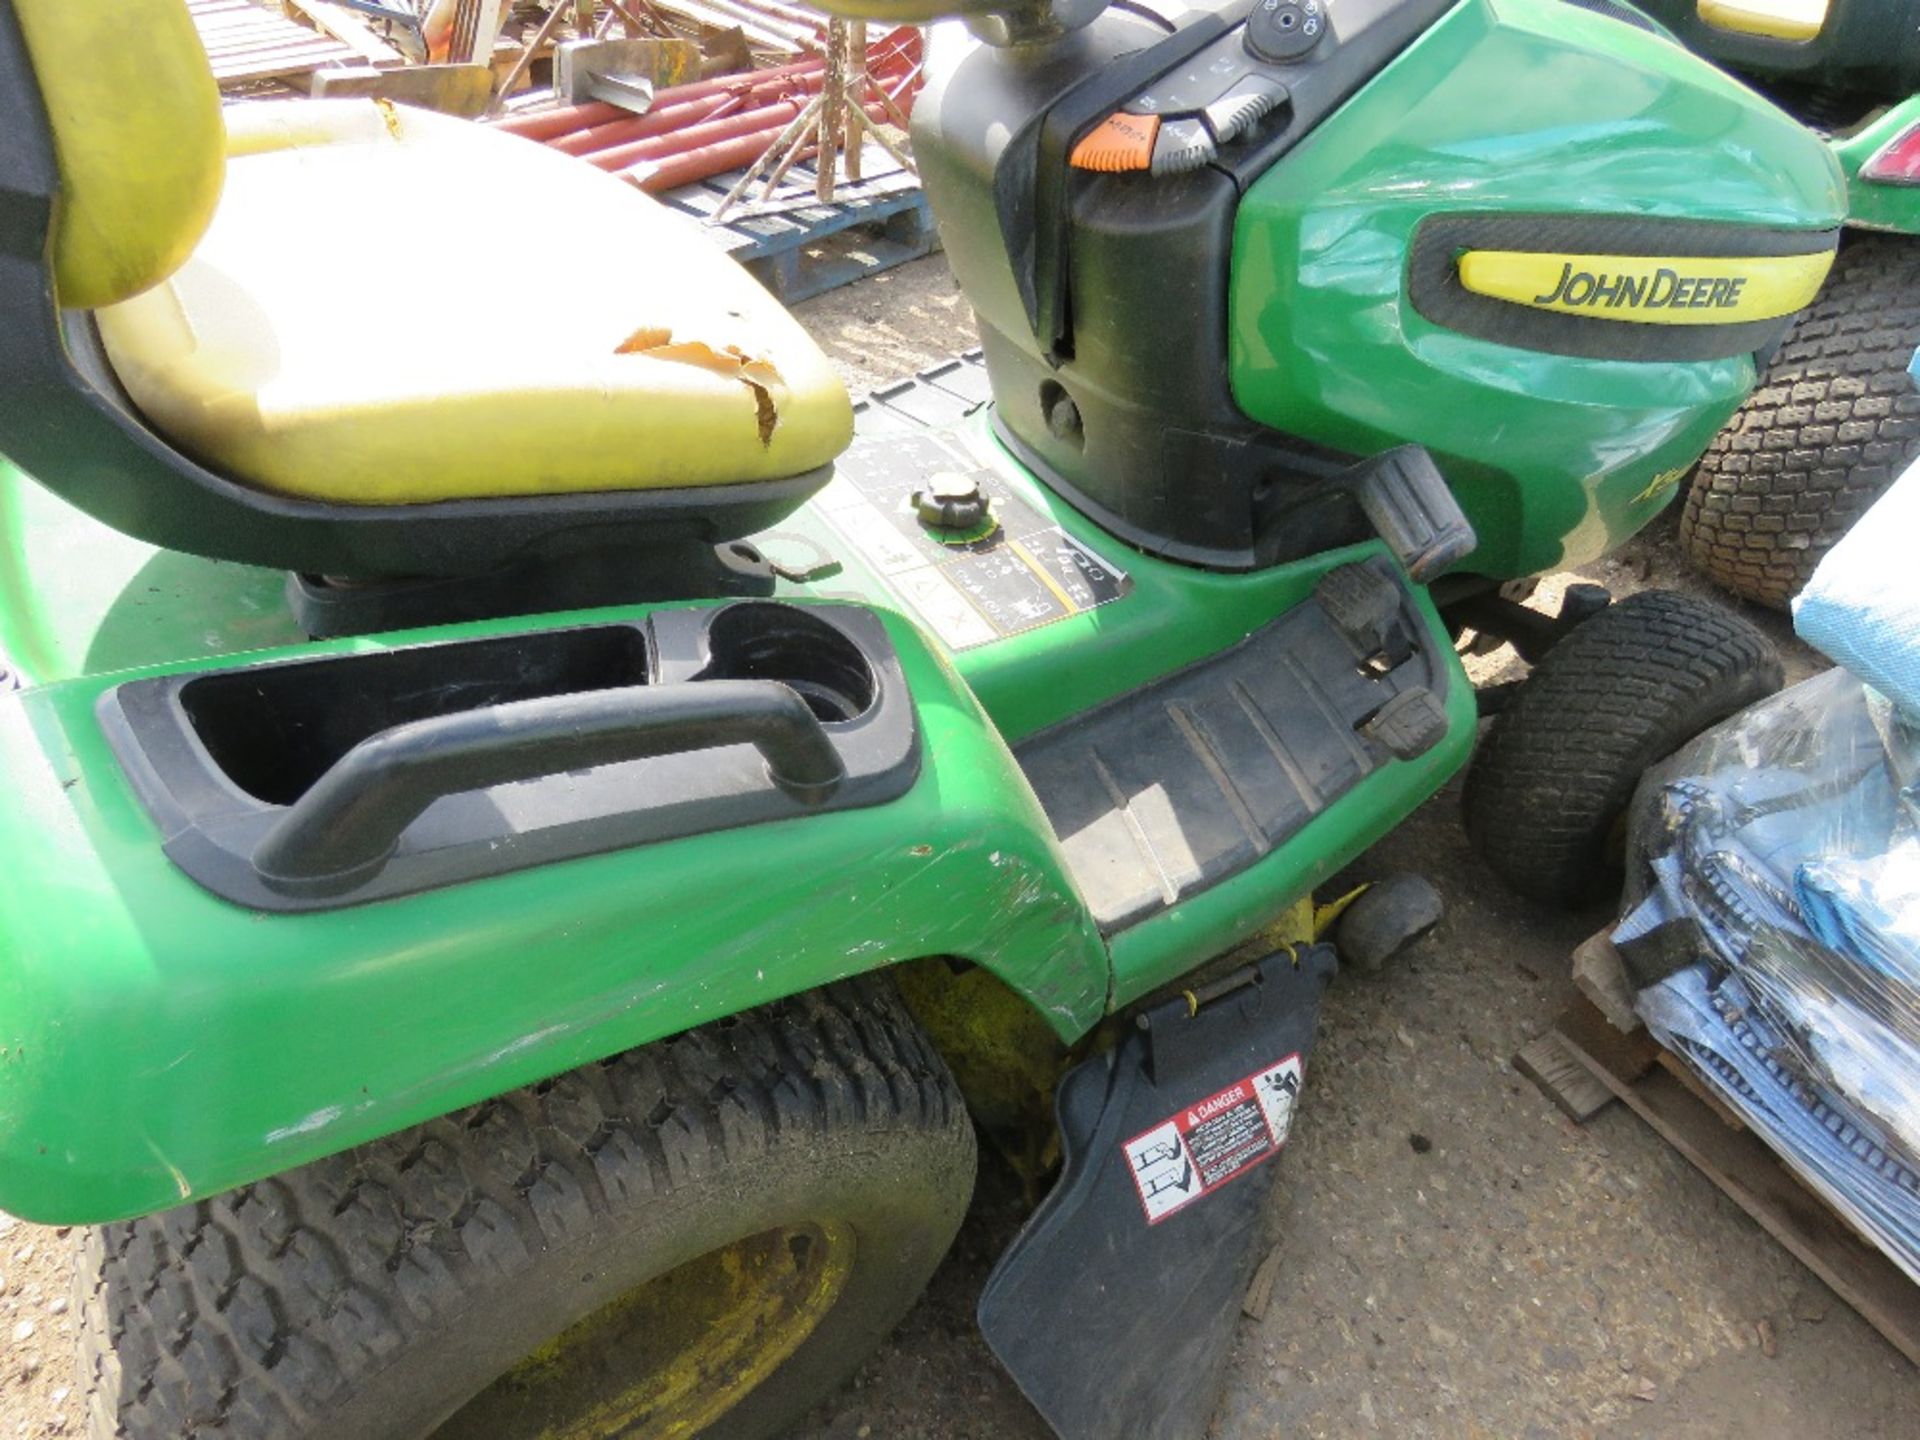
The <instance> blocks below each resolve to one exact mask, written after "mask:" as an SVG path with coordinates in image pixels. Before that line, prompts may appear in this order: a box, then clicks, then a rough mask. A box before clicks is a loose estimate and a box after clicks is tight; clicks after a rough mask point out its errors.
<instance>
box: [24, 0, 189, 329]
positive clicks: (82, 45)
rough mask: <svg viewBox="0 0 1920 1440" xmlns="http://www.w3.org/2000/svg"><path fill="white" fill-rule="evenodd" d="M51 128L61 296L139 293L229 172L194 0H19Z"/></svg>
mask: <svg viewBox="0 0 1920 1440" xmlns="http://www.w3.org/2000/svg"><path fill="white" fill-rule="evenodd" d="M11 3H12V5H13V9H14V14H15V16H16V17H17V18H18V20H19V24H20V31H21V35H22V37H23V38H24V39H25V41H26V47H27V54H28V57H29V59H30V60H31V62H32V64H33V71H34V78H35V80H36V81H37V82H38V85H39V90H40V98H41V102H42V104H43V105H44V106H45V108H46V113H47V120H48V123H49V124H50V126H51V127H52V131H53V147H54V155H55V158H56V161H57V163H58V165H59V170H60V194H59V198H58V201H57V203H56V208H55V211H54V221H53V276H54V287H55V292H56V294H57V295H58V297H59V301H60V304H61V305H62V306H65V307H68V308H78V309H95V308H97V307H99V306H102V305H111V304H114V303H115V302H117V301H120V300H125V299H127V298H129V297H130V296H133V295H138V294H139V293H140V292H141V291H142V290H145V289H148V288H149V287H151V286H154V285H157V284H159V283H160V282H161V281H162V280H164V279H166V278H167V276H169V275H171V274H172V273H173V272H174V271H175V270H177V269H178V268H179V267H180V266H181V264H183V263H184V262H185V260H186V258H187V257H188V255H190V254H192V252H193V247H194V246H195V245H196V244H198V243H199V240H200V237H201V235H202V234H204V233H205V231H206V228H207V225H208V223H209V222H210V221H211V220H212V219H213V211H214V206H215V205H216V204H218V203H219V199H220V187H221V184H222V182H223V180H224V179H225V176H226V130H225V127H224V126H223V124H222V123H221V118H220V91H219V87H218V86H217V85H216V84H215V83H214V79H213V71H212V68H211V67H210V66H209V65H208V63H207V53H206V50H205V48H204V47H203V46H202V45H201V43H200V36H199V34H198V32H197V31H196V30H195V29H194V24H193V17H192V16H191V15H190V14H189V13H188V12H187V7H186V3H185V0H11Z"/></svg>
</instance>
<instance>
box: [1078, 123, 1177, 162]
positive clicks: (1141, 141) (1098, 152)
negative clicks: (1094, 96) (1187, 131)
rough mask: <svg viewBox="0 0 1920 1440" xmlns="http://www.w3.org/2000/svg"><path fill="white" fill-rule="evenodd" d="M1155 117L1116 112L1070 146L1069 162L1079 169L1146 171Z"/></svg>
mask: <svg viewBox="0 0 1920 1440" xmlns="http://www.w3.org/2000/svg"><path fill="white" fill-rule="evenodd" d="M1159 133H1160V117H1159V116H1158V115H1128V114H1125V113H1124V112H1121V111H1115V112H1114V113H1113V114H1111V115H1109V116H1107V118H1106V119H1104V120H1102V121H1101V122H1100V123H1099V125H1098V126H1096V127H1095V128H1094V129H1093V130H1092V131H1091V132H1089V133H1088V135H1087V138H1086V139H1084V140H1082V141H1081V142H1080V143H1079V144H1078V145H1076V146H1074V147H1073V154H1072V155H1071V156H1070V157H1069V160H1068V163H1069V164H1071V165H1073V167H1074V168H1075V169H1078V170H1145V169H1147V168H1148V167H1149V166H1151V165H1152V164H1153V142H1154V138H1155V137H1156V136H1157V135H1159Z"/></svg>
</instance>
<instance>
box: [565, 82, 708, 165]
mask: <svg viewBox="0 0 1920 1440" xmlns="http://www.w3.org/2000/svg"><path fill="white" fill-rule="evenodd" d="M739 103H740V102H739V98H738V97H737V96H733V95H700V96H697V97H695V98H694V99H692V100H688V101H686V102H685V103H683V104H678V105H659V104H656V105H655V106H654V108H653V109H651V110H649V111H647V113H646V114H644V115H629V116H627V117H626V118H625V119H624V120H615V121H614V122H613V123H612V124H610V125H594V126H592V127H590V128H588V129H586V130H576V131H574V132H573V133H572V134H571V135H562V136H560V137H559V138H558V139H555V140H549V141H548V142H547V143H548V144H549V145H551V146H552V147H553V148H554V149H556V150H561V151H564V152H566V153H567V154H569V155H585V154H587V153H588V152H590V151H593V150H605V149H606V148H607V147H608V146H610V145H621V144H625V143H626V142H628V141H630V140H644V139H645V138H646V137H647V136H649V135H662V134H665V133H666V132H667V131H669V130H672V129H674V128H675V127H676V126H680V125H698V124H699V123H700V122H701V121H702V120H711V119H714V118H715V112H717V111H724V110H730V109H738V108H739Z"/></svg>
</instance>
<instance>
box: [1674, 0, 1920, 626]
mask: <svg viewBox="0 0 1920 1440" xmlns="http://www.w3.org/2000/svg"><path fill="white" fill-rule="evenodd" d="M1637 3H1638V4H1639V7H1640V9H1642V10H1644V11H1645V12H1646V13H1647V14H1648V15H1650V16H1652V17H1654V18H1655V19H1656V20H1658V21H1659V22H1660V23H1661V24H1663V25H1665V26H1667V27H1668V29H1670V30H1671V31H1672V32H1673V34H1674V35H1675V36H1676V37H1677V38H1679V39H1680V40H1681V41H1682V42H1683V43H1685V44H1686V45H1688V46H1690V47H1691V48H1693V49H1694V50H1697V51H1698V52H1699V53H1700V54H1702V55H1705V56H1708V57H1709V58H1711V59H1713V60H1714V61H1716V62H1718V63H1719V64H1722V65H1725V66H1726V67H1727V68H1728V69H1730V70H1733V71H1735V72H1736V73H1738V74H1740V75H1742V76H1744V77H1745V78H1746V79H1748V80H1749V81H1750V82H1751V83H1753V84H1754V85H1756V86H1758V87H1759V88H1760V89H1761V90H1762V91H1763V92H1764V93H1765V94H1767V95H1768V96H1769V97H1770V98H1772V99H1773V100H1775V101H1776V102H1777V103H1779V104H1780V105H1782V106H1783V107H1784V108H1786V109H1787V110H1788V111H1789V112H1790V113H1791V114H1793V115H1795V116H1797V117H1798V118H1800V119H1801V120H1802V121H1804V122H1805V123H1806V124H1808V125H1810V126H1812V127H1813V128H1814V129H1815V130H1816V131H1818V132H1819V133H1820V134H1822V135H1823V136H1825V137H1826V138H1827V139H1828V141H1829V143H1830V144H1831V145H1832V146H1833V151H1834V154H1835V155H1836V156H1837V157H1838V158H1839V161H1840V165H1841V168H1842V169H1843V170H1844V171H1845V172H1846V177H1847V225H1848V231H1847V235H1846V238H1845V239H1844V241H1843V242H1842V244H1841V247H1840V255H1839V259H1838V260H1837V262H1836V263H1835V265H1834V267H1833V273H1832V275H1831V276H1830V277H1829V278H1828V280H1827V284H1826V287H1825V288H1824V289H1823V290H1822V291H1821V293H1820V295H1819V297H1818V298H1817V299H1816V300H1815V301H1814V303H1813V305H1812V306H1811V307H1810V308H1809V309H1808V310H1807V312H1806V314H1805V315H1804V316H1802V317H1801V319H1800V321H1799V322H1798V323H1797V324H1796V325H1795V326H1794V327H1793V329H1792V330H1791V331H1789V332H1788V334H1787V337H1786V339H1785V341H1784V342H1783V343H1782V344H1781V346H1780V348H1779V350H1778V351H1777V352H1775V354H1774V355H1773V356H1772V358H1771V359H1770V360H1769V361H1768V362H1767V364H1766V367H1765V369H1764V371H1763V373H1762V375H1761V379H1760V385H1759V388H1758V389H1756V390H1755V391H1754V393H1753V395H1752V396H1751V397H1750V398H1749V399H1748V401H1747V402H1746V404H1744V405H1743V406H1741V407H1740V410H1739V412H1738V413H1737V414H1736V415H1735V416H1734V418H1733V421H1732V423H1730V424H1729V425H1728V426H1727V428H1726V430H1725V431H1724V432H1723V433H1722V434H1721V435H1720V436H1719V437H1718V438H1717V439H1716V440H1715V441H1714V443H1713V446H1712V448H1711V449H1709V450H1708V452H1707V453H1706V455H1705V456H1703V457H1702V458H1701V461H1700V466H1699V468H1698V470H1697V471H1696V472H1695V474H1694V477H1693V479H1692V482H1691V483H1690V484H1689V486H1688V488H1687V499H1686V506H1685V509H1684V511H1683V512H1682V515H1681V520H1680V535H1681V543H1682V545H1683V547H1684V548H1685V550H1686V552H1687V555H1688V558H1689V559H1690V560H1691V561H1692V562H1693V564H1694V565H1695V566H1696V567H1698V568H1699V569H1700V570H1702V571H1703V572H1705V573H1706V574H1707V575H1710V576H1712V577H1713V579H1714V580H1715V581H1716V582H1717V583H1718V584H1720V585H1721V586H1723V587H1725V588H1726V589H1728V590H1730V591H1732V592H1733V593H1734V594H1736V595H1740V596H1743V597H1744V598H1746V599H1748V600H1753V601H1757V602H1759V603H1760V604H1763V605H1770V606H1772V607H1774V608H1775V609H1781V610H1784V609H1785V608H1786V606H1787V602H1788V601H1789V600H1791V599H1792V598H1793V596H1794V595H1796V594H1797V593H1799V590H1800V587H1801V586H1803V585H1805V584H1806V582H1807V578H1808V577H1809V576H1810V575H1812V574H1813V569H1814V566H1816V565H1818V564H1819V563H1820V559H1821V557H1822V556H1824V555H1825V554H1826V553H1827V551H1828V550H1829V549H1831V548H1832V546H1833V544H1834V542H1835V541H1837V540H1838V539H1839V538H1840V537H1841V536H1842V535H1844V534H1846V532H1847V531H1848V529H1850V528H1851V527H1852V525H1853V523H1854V521H1856V520H1858V519H1859V518H1860V516H1861V515H1862V514H1864V513H1865V512H1866V509H1867V507H1868V506H1869V505H1871V504H1872V503H1873V502H1874V501H1875V500H1876V499H1877V498H1879V496H1880V493H1881V492H1882V491H1884V490H1885V489H1886V488H1887V486H1888V485H1890V484H1891V483H1892V482H1893V480H1894V477H1895V476H1897V475H1899V474H1900V473H1901V472H1902V471H1903V470H1905V469H1906V468H1907V466H1908V465H1910V464H1911V463H1912V462H1913V461H1914V460H1915V459H1917V458H1920V394H1916V393H1915V391H1914V387H1913V382H1912V380H1911V379H1910V378H1909V377H1908V375H1907V365H1908V363H1909V362H1910V361H1911V360H1912V359H1913V354H1914V351H1915V350H1916V349H1920V239H1916V237H1920V4H1916V3H1915V0H1637Z"/></svg>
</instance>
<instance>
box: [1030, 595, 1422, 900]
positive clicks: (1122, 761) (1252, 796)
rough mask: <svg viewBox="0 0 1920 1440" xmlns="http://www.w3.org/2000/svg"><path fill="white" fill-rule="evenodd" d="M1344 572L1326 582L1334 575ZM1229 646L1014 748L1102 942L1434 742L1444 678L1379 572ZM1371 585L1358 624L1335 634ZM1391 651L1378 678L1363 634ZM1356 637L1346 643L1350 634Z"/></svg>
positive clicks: (1236, 866) (1415, 617) (1379, 665)
mask: <svg viewBox="0 0 1920 1440" xmlns="http://www.w3.org/2000/svg"><path fill="white" fill-rule="evenodd" d="M1353 568H1356V567H1342V570H1343V571H1344V570H1351V569H1353ZM1363 573H1364V574H1365V575H1366V576H1367V577H1368V579H1367V580H1366V581H1362V580H1361V579H1359V577H1357V576H1354V575H1351V574H1347V575H1344V576H1342V572H1341V571H1335V572H1332V576H1340V577H1341V578H1337V579H1336V578H1332V576H1330V577H1329V580H1328V581H1327V582H1325V583H1324V593H1322V594H1316V595H1315V596H1314V597H1312V598H1310V599H1308V600H1306V601H1304V602H1302V603H1301V604H1299V605H1297V606H1295V607H1294V608H1293V609H1292V610H1290V611H1289V612H1287V613H1286V614H1285V615H1283V616H1281V617H1280V618H1279V619H1277V620H1275V621H1274V622H1273V623H1272V624H1270V625H1268V626H1267V627H1266V628H1264V629H1262V630H1260V631H1258V632H1256V633H1255V634H1254V635H1252V636H1251V637H1249V638H1248V639H1247V640H1245V641H1244V642H1242V643H1241V644H1240V645H1237V646H1235V647H1234V648H1233V649H1232V650H1228V651H1226V652H1224V653H1222V654H1220V655H1217V656H1215V657H1213V658H1212V659H1209V660H1206V661H1203V662H1202V663H1201V664H1199V665H1195V666H1193V667H1191V668H1189V669H1187V670H1183V671H1180V672H1179V673H1177V674H1174V675H1171V676H1168V677H1167V678H1166V679H1164V680H1162V681H1160V682H1158V683H1157V684H1154V685H1150V686H1147V687H1146V688H1144V689H1141V690H1137V691H1135V692H1133V693H1132V694H1130V695H1127V696H1124V697H1122V698H1121V699H1119V700H1116V701H1113V702H1111V703H1109V704H1107V705H1105V706H1102V707H1100V708H1099V709H1096V710H1093V711H1091V712H1089V713H1088V714H1086V715H1083V716H1080V717H1077V718H1075V719H1074V720H1072V721H1069V722H1067V723H1066V724H1063V725H1060V726H1056V727H1055V728H1053V729H1051V730H1048V731H1045V732H1043V733H1041V734H1040V735H1037V736H1035V737H1033V738H1032V739H1030V740H1028V741H1026V742H1025V743H1024V744H1022V745H1020V746H1018V747H1016V750H1015V754H1016V755H1017V757H1018V759H1019V761H1020V764H1021V767H1022V769H1024V770H1025V771H1026V775H1027V779H1028V781H1029V782H1030V783H1031V784H1032V785H1033V788H1034V791H1035V792H1036V793H1037V794H1038V795H1039V797H1040V803H1041V804H1042V805H1043V806H1045V808H1046V812H1047V817H1048V819H1049V820H1051V821H1052V823H1053V828H1054V831H1055V833H1056V834H1057V835H1058V836H1059V838H1060V842H1061V845H1062V846H1063V847H1064V848H1065V850H1066V854H1067V859H1068V862H1069V863H1070V864H1071V866H1072V868H1073V873H1074V879H1075V880H1076V882H1078V884H1079V886H1080V890H1081V893H1082V894H1083V895H1084V896H1085V897H1086V899H1087V903H1088V905H1089V906H1090V907H1091V908H1092V910H1093V913H1094V916H1095V918H1096V919H1097V920H1098V921H1099V923H1100V927H1101V929H1102V930H1103V931H1104V932H1106V933H1108V934H1111V933H1113V932H1114V931H1117V930H1123V929H1125V928H1127V927H1128V926H1130V925H1136V924H1138V923H1139V922H1140V921H1142V920H1145V919H1147V918H1148V917H1149V916H1151V915H1154V914H1156V913H1158V912H1159V911H1161V910H1164V909H1165V908H1167V907H1168V906H1170V905H1173V904H1176V903H1178V902H1179V901H1181V900H1183V899H1185V898H1187V897H1188V896H1191V895H1195V894H1198V893H1199V892H1201V891H1203V890H1206V889H1208V888H1210V887H1212V886H1214V885H1217V884H1219V883H1220V882H1221V881H1223V880H1226V879H1228V878H1229V877H1231V876H1233V875H1235V874H1238V873H1239V872H1240V871H1241V870H1244V869H1245V868H1246V867H1247V866H1249V865H1251V864H1253V863H1254V862H1255V861H1257V860H1259V859H1260V858H1261V857H1262V856H1263V855H1266V854H1267V853H1268V852H1269V851H1271V850H1272V849H1273V848H1274V847H1275V846H1277V845H1280V844H1282V843H1283V842H1285V841H1286V840H1287V839H1288V838H1289V837H1291V836H1292V835H1294V834H1295V833H1296V832H1297V831H1299V829H1300V828H1301V827H1302V826H1303V825H1305V824H1306V823H1307V822H1308V821H1309V820H1311V819H1312V818H1313V817H1314V816H1315V815H1317V814H1319V813H1320V812H1321V811H1323V810H1326V809H1327V808H1328V807H1330V806H1332V805H1335V804H1337V803H1339V801H1340V799H1341V797H1343V796H1344V795H1346V794H1347V793H1348V792H1349V791H1350V790H1352V789H1353V787H1354V786H1355V785H1357V784H1359V783H1360V781H1361V780H1363V779H1365V778H1366V777H1367V776H1368V775H1371V774H1372V773H1373V772H1374V771H1376V770H1378V769H1379V768H1380V767H1381V766H1383V765H1386V764H1389V763H1391V762H1392V761H1394V760H1395V759H1396V758H1400V759H1406V758H1412V757H1413V756H1415V755H1418V754H1421V753H1424V752H1425V751H1426V750H1428V749H1430V748H1432V746H1433V745H1435V744H1437V743H1438V742H1439V740H1440V739H1441V738H1442V736H1444V734H1445V733H1446V711H1445V698H1446V693H1447V683H1448V681H1447V675H1448V672H1447V669H1446V667H1445V665H1444V664H1443V659H1442V656H1441V655H1440V654H1439V652H1438V649H1437V642H1436V641H1435V640H1434V638H1433V636H1432V634H1431V633H1430V631H1429V630H1428V628H1427V627H1426V626H1425V625H1424V624H1422V623H1421V617H1420V615H1419V613H1418V611H1417V610H1415V608H1414V605H1413V597H1412V595H1411V593H1410V592H1409V591H1408V589H1407V588H1406V585H1405V582H1404V581H1403V580H1401V579H1400V578H1399V576H1398V573H1397V569H1396V567H1395V566H1394V565H1393V563H1392V562H1391V561H1390V560H1387V559H1385V558H1384V557H1381V558H1377V559H1375V560H1371V561H1368V562H1366V563H1365V566H1364V567H1363ZM1376 585H1381V586H1385V587H1388V588H1389V589H1390V590H1391V591H1392V593H1393V594H1394V595H1395V596H1396V597H1397V606H1396V607H1395V610H1394V613H1393V614H1392V615H1391V616H1387V615H1382V614H1381V613H1380V612H1379V611H1378V610H1377V609H1376V608H1375V607H1374V606H1373V605H1371V604H1369V605H1365V606H1362V607H1360V612H1361V614H1362V615H1364V617H1365V618H1366V619H1368V620H1372V621H1376V622H1382V623H1378V624H1375V625H1360V626H1355V625H1354V624H1353V622H1354V620H1355V619H1356V615H1355V613H1354V612H1353V611H1351V610H1349V611H1346V612H1344V613H1343V615H1342V620H1343V621H1344V622H1345V623H1338V622H1336V620H1335V618H1334V615H1333V614H1332V613H1331V609H1330V605H1329V601H1332V602H1334V605H1336V606H1337V605H1340V604H1341V603H1342V602H1344V601H1351V600H1353V599H1354V597H1355V596H1356V595H1359V594H1360V593H1361V592H1365V593H1366V595H1368V596H1370V597H1371V596H1376V595H1378V594H1380V593H1383V592H1381V591H1380V590H1378V589H1377V588H1376ZM1380 630H1385V631H1387V632H1388V633H1389V634H1391V635H1393V636H1394V637H1395V638H1399V637H1402V636H1404V638H1405V641H1406V645H1405V648H1404V653H1402V654H1400V655H1399V656H1396V657H1394V658H1393V659H1392V660H1391V662H1386V661H1383V652H1382V650H1381V649H1380V647H1379V645H1378V643H1377V642H1376V640H1375V638H1374V636H1375V635H1377V634H1378V632H1379V631H1380ZM1356 631H1357V632H1358V633H1356Z"/></svg>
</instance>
